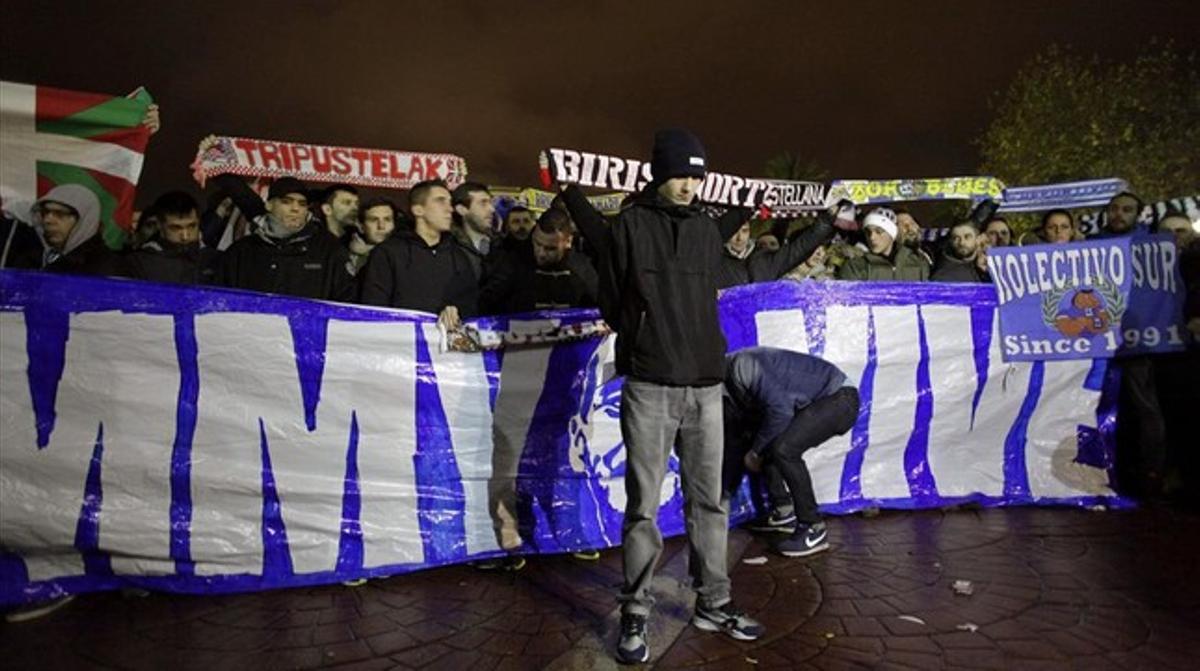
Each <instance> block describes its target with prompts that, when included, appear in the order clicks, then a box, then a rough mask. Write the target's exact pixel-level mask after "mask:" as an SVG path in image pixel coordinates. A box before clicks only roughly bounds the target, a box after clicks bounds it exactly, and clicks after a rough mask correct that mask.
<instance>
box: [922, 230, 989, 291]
mask: <svg viewBox="0 0 1200 671" xmlns="http://www.w3.org/2000/svg"><path fill="white" fill-rule="evenodd" d="M979 237H980V233H979V229H977V228H975V222H973V221H963V222H960V223H958V224H955V226H954V227H953V228H951V229H950V234H949V235H947V236H946V239H945V240H944V241H943V243H942V251H941V253H939V254H938V260H937V265H936V266H935V267H934V269H933V274H932V275H930V276H929V279H931V280H933V281H934V282H991V281H992V279H991V277H989V276H988V274H987V271H986V270H984V269H983V268H981V267H980V261H981V260H980V258H979V255H980V249H979Z"/></svg>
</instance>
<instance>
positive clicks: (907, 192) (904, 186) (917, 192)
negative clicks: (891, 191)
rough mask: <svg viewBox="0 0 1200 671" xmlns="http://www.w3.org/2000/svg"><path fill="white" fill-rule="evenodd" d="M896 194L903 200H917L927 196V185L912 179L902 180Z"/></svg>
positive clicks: (897, 186)
mask: <svg viewBox="0 0 1200 671" xmlns="http://www.w3.org/2000/svg"><path fill="white" fill-rule="evenodd" d="M896 193H897V194H898V195H899V196H900V197H901V198H917V197H919V196H922V195H924V194H925V183H924V182H921V181H917V180H910V179H905V180H901V181H900V183H899V184H897V185H896Z"/></svg>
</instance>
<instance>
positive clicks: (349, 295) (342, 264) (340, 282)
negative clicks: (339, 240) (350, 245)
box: [329, 244, 358, 303]
mask: <svg viewBox="0 0 1200 671" xmlns="http://www.w3.org/2000/svg"><path fill="white" fill-rule="evenodd" d="M330 263H331V264H332V266H333V267H332V268H330V270H329V273H330V275H331V277H330V287H329V300H331V301H337V302H339V303H353V302H354V299H355V298H356V296H355V295H354V294H355V290H356V289H357V288H358V287H357V286H356V285H355V281H354V276H353V275H351V274H350V269H349V268H348V267H347V266H348V265H349V263H350V252H349V251H347V250H346V248H345V247H343V246H342V245H341V244H338V245H337V246H336V247H335V249H334V252H333V258H332V259H331V260H330Z"/></svg>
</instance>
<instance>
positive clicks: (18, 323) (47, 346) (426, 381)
mask: <svg viewBox="0 0 1200 671" xmlns="http://www.w3.org/2000/svg"><path fill="white" fill-rule="evenodd" d="M995 303H996V301H995V293H994V290H993V289H992V288H991V287H990V286H986V285H971V286H967V285H958V286H954V285H944V284H921V285H914V284H889V283H860V284H852V283H840V282H829V283H805V284H793V283H774V284H767V285H757V286H751V287H744V288H737V289H733V290H730V291H727V292H725V294H724V295H723V297H722V298H721V314H722V318H723V325H724V328H725V331H726V335H727V337H728V339H729V344H730V347H731V348H734V349H736V348H741V347H745V346H749V345H754V344H761V345H774V346H779V347H789V348H794V349H798V350H808V351H812V352H814V353H817V354H820V355H822V356H824V357H826V358H828V359H830V360H831V361H833V362H834V363H836V364H838V365H839V366H841V367H842V369H843V370H845V371H846V372H847V374H848V375H849V376H850V379H852V380H855V381H857V382H858V385H859V390H860V394H861V396H862V399H863V410H862V413H861V415H860V418H859V421H858V423H857V424H856V426H855V427H854V428H853V430H852V431H851V432H850V433H848V434H846V435H845V436H842V437H839V438H835V439H833V440H830V441H829V442H828V443H826V444H825V445H822V446H821V447H819V448H817V449H815V450H812V451H811V452H809V453H808V455H806V459H807V460H808V461H809V463H810V466H811V469H812V475H813V482H814V486H815V488H816V491H817V496H818V500H819V501H820V502H821V503H822V504H823V508H824V509H825V510H827V511H828V512H831V513H846V512H852V511H855V510H859V509H862V508H864V507H867V506H884V507H895V508H922V507H931V506H945V505H950V504H954V503H961V502H965V501H976V502H979V503H981V504H983V505H1009V504H1073V505H1095V504H1098V503H1103V504H1107V505H1120V504H1121V503H1122V501H1121V500H1120V499H1118V498H1116V497H1115V495H1114V494H1113V491H1112V490H1111V488H1110V486H1109V471H1110V468H1111V466H1112V459H1113V444H1112V434H1113V430H1114V425H1115V417H1116V415H1115V399H1116V387H1115V383H1116V379H1115V375H1114V374H1113V373H1112V372H1111V371H1109V370H1108V368H1107V363H1106V362H1105V361H1104V360H1097V361H1094V362H1091V361H1084V362H1081V361H1062V362H1035V363H1021V364H1013V365H1008V364H1003V363H1002V362H1001V361H1000V356H999V350H998V338H997V337H996V319H995ZM596 317H597V315H596V313H595V311H591V310H573V311H556V312H543V313H537V314H531V315H518V316H510V317H502V318H489V319H481V320H476V322H475V323H476V325H477V326H478V327H479V328H481V329H487V330H495V331H513V332H520V331H522V330H531V331H538V332H540V331H544V330H545V328H546V326H547V324H555V323H558V324H562V325H570V324H574V323H578V322H581V321H591V320H595V319H596ZM437 338H438V331H437V327H436V325H435V323H434V320H433V317H432V316H430V315H423V314H418V313H410V312H404V311H396V310H382V309H374V308H365V307H358V306H350V305H338V304H333V303H323V302H316V301H307V300H301V299H292V298H285V297H271V296H264V295H260V294H253V293H248V292H239V291H229V290H219V289H200V288H190V287H176V286H166V285H155V284H147V283H137V282H132V281H124V280H113V279H98V278H83V277H78V278H77V277H66V276H57V275H48V274H41V273H22V272H18V271H4V272H0V381H2V388H0V604H4V605H11V604H15V603H21V602H28V601H35V600H41V599H46V598H51V597H54V596H58V595H62V594H66V593H76V592H86V591H95V590H103V589H113V588H117V587H122V586H140V587H144V588H149V589H161V590H171V591H179V592H195V593H212V592H234V591H249V590H259V589H267V588H276V587H287V586H302V585H312V584H321V583H331V582H337V581H344V580H350V579H354V578H360V577H381V576H386V575H392V574H396V573H402V572H405V571H411V570H416V569H421V568H427V567H432V566H438V565H444V564H450V563H457V562H463V561H468V560H471V559H476V558H481V557H486V556H494V555H497V554H500V553H502V552H503V550H502V549H501V544H500V541H499V540H498V536H504V535H505V533H507V534H508V538H509V540H510V541H511V540H512V539H514V538H515V539H516V542H517V543H519V545H518V546H517V547H516V550H517V551H520V552H524V553H554V552H565V551H573V550H578V549H582V548H598V547H607V546H612V545H616V544H618V543H619V542H620V538H621V520H622V510H623V508H624V504H625V491H624V482H623V476H624V464H625V458H624V448H623V445H622V443H621V439H620V427H619V417H618V408H619V399H620V380H619V379H616V378H614V376H613V338H612V337H611V336H609V337H605V338H594V339H589V340H576V341H571V342H564V343H560V344H555V345H553V346H532V347H520V348H506V349H501V350H489V351H483V352H476V353H461V352H452V351H450V352H443V351H441V348H440V347H439V346H438V342H437V340H436V339H437ZM745 491H746V488H743V490H742V491H741V492H739V494H738V496H737V497H736V499H735V501H734V502H733V504H732V505H731V507H732V516H733V519H734V520H739V519H744V518H745V517H746V516H747V514H748V512H749V505H748V502H747V499H746V494H745ZM505 496H508V497H510V499H511V501H512V504H513V511H514V514H513V516H512V519H511V520H510V522H512V523H513V524H515V526H516V535H515V536H514V535H513V529H512V525H511V524H507V525H506V524H499V523H496V522H494V521H493V517H496V518H498V519H499V518H501V517H503V516H502V515H493V512H494V511H496V510H498V502H500V501H502V500H503V499H504V497H505ZM681 503H682V499H681V495H680V487H679V480H678V469H677V463H676V462H675V460H674V459H672V460H671V467H670V475H669V476H668V478H667V481H666V483H665V485H664V488H663V492H662V504H663V505H662V509H661V512H660V524H661V527H662V529H663V532H664V533H665V534H667V535H676V534H680V533H682V532H683V530H684V525H683V516H682V508H681ZM496 527H501V528H502V529H503V530H504V533H499V534H498V533H497V531H496ZM505 547H508V545H506V546H505Z"/></svg>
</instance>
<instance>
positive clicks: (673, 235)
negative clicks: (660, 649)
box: [567, 129, 763, 663]
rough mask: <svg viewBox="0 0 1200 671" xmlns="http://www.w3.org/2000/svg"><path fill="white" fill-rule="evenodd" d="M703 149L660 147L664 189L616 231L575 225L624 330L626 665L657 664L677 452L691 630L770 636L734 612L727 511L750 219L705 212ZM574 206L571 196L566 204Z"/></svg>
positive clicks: (673, 134)
mask: <svg viewBox="0 0 1200 671" xmlns="http://www.w3.org/2000/svg"><path fill="white" fill-rule="evenodd" d="M705 163H706V156H705V151H704V147H703V146H702V145H701V143H700V141H699V139H697V138H696V137H695V136H694V135H692V134H691V133H689V132H687V131H684V130H677V129H672V130H664V131H659V132H658V133H657V134H656V135H655V138H654V154H653V160H652V164H651V167H652V174H653V177H654V180H653V181H652V182H651V183H650V184H649V185H647V186H646V188H645V190H643V191H642V192H641V193H639V194H637V195H636V196H635V197H634V198H633V199H632V200H631V201H630V203H629V205H628V207H626V208H625V209H624V210H623V211H622V212H621V213H620V215H618V216H617V218H616V221H615V222H614V223H613V225H612V227H611V229H607V228H604V227H603V225H602V224H599V225H598V226H592V225H591V224H593V223H595V222H591V221H577V222H576V223H577V224H579V227H580V230H581V231H582V232H583V234H584V235H585V236H586V237H587V238H588V243H589V244H592V245H594V246H595V248H596V249H597V250H598V253H599V254H600V255H601V258H602V259H603V261H602V263H601V271H600V309H601V311H602V313H603V314H604V319H605V321H607V322H608V324H609V326H611V327H612V328H613V330H614V331H616V333H617V371H618V372H619V373H621V374H623V375H625V384H624V387H623V388H622V391H621V436H622V438H623V439H624V442H625V451H626V463H625V491H626V496H627V503H626V507H625V521H624V524H623V527H622V552H623V558H624V569H625V584H624V586H623V587H622V589H621V594H620V596H619V600H620V601H621V602H622V614H621V638H620V642H619V643H618V645H617V657H618V659H619V660H620V661H622V662H627V663H637V662H644V661H646V660H647V659H649V657H650V650H649V643H648V640H647V636H646V619H647V617H648V616H649V614H650V610H651V608H652V607H653V604H654V599H653V597H652V596H651V594H650V584H651V581H652V579H653V575H654V566H655V564H656V563H657V562H658V559H659V557H660V556H661V554H662V535H661V533H660V532H659V529H658V523H657V517H658V508H659V497H660V494H661V491H662V483H663V479H664V478H665V475H666V467H667V458H668V456H669V454H670V452H671V448H672V446H674V447H675V449H676V454H677V455H678V457H679V460H680V471H681V474H682V476H683V495H684V501H685V503H684V511H685V515H686V518H687V528H688V541H689V543H690V545H691V547H692V559H693V561H691V562H689V571H690V572H691V574H692V579H693V586H694V588H695V589H696V591H697V593H698V599H697V602H696V612H695V614H694V616H693V618H692V623H693V624H694V625H695V626H697V627H698V628H701V629H704V630H706V631H724V632H725V633H727V634H729V635H730V636H732V637H734V638H737V639H741V640H753V639H756V638H758V637H759V636H761V635H762V633H763V627H762V625H761V624H759V623H758V622H756V621H754V620H753V619H751V618H750V617H748V616H746V615H745V614H744V613H742V612H741V611H739V610H738V609H737V608H736V607H734V605H733V603H732V601H731V600H730V597H729V591H730V590H729V577H728V573H727V567H726V550H727V547H726V540H727V527H728V521H729V516H728V511H727V510H726V509H725V507H724V506H723V505H722V503H721V456H722V445H723V438H724V430H723V428H722V420H721V382H722V380H723V379H724V357H725V346H726V345H725V338H724V335H723V334H722V332H721V325H720V323H719V321H718V318H717V273H718V272H719V269H720V263H721V245H722V244H723V243H724V241H725V240H727V239H728V238H729V237H730V236H731V235H733V232H734V231H735V230H737V228H738V227H740V226H741V225H742V223H743V222H744V221H745V220H746V218H747V213H746V212H744V211H741V212H739V211H732V215H731V216H726V217H723V219H722V222H721V223H720V224H718V222H716V221H714V220H713V219H712V218H711V217H709V216H708V215H707V214H705V213H704V212H703V211H702V210H701V208H700V207H699V206H698V205H697V203H696V198H697V191H698V189H699V187H700V184H701V181H702V180H703V178H704V175H705V170H706V167H705ZM567 198H568V204H570V196H569V195H568V196H567Z"/></svg>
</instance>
